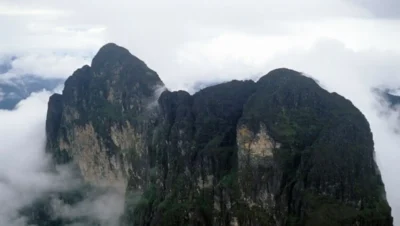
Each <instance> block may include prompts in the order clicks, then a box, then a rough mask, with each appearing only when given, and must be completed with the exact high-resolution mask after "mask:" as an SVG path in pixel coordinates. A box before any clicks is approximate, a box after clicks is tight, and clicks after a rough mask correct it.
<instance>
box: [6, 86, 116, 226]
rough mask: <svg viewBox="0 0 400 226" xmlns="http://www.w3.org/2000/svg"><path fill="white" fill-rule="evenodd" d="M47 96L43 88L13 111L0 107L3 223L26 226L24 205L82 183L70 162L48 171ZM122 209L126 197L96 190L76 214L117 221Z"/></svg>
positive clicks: (80, 205) (77, 208) (64, 206)
mask: <svg viewBox="0 0 400 226" xmlns="http://www.w3.org/2000/svg"><path fill="white" fill-rule="evenodd" d="M49 96H50V93H49V92H44V91H43V92H39V93H33V94H32V95H31V96H30V97H29V98H27V99H25V100H23V101H21V102H20V103H19V104H18V105H17V107H16V108H15V109H14V110H12V111H7V110H0V124H1V127H0V134H1V136H0V143H1V148H0V202H1V203H2V205H1V206H0V225H9V226H24V225H26V222H25V220H24V218H21V217H20V216H19V215H18V210H20V209H21V208H22V207H25V206H27V205H29V204H31V203H32V202H33V201H35V200H36V199H37V198H40V197H42V196H43V195H46V194H48V192H61V191H69V190H71V189H74V188H76V187H77V186H79V185H80V184H79V183H80V182H79V180H78V179H77V178H75V177H74V176H73V175H72V171H71V169H70V168H69V166H60V167H58V170H57V171H56V172H53V171H51V172H50V171H49V163H50V162H49V161H50V159H49V156H47V155H46V154H45V152H44V145H45V129H44V128H45V127H44V125H45V119H46V111H47V102H48V98H49ZM110 200H113V202H111V201H110ZM111 203H112V209H109V207H111V206H110V205H111ZM68 207H69V206H68V205H64V204H63V205H62V206H61V208H68ZM89 207H91V208H89ZM55 210H56V211H57V210H58V209H55ZM78 210H79V213H78V212H76V211H78ZM122 210H123V195H122V194H119V193H116V192H112V191H110V192H105V193H101V194H100V195H98V194H92V195H91V196H90V197H88V198H87V199H85V200H83V201H81V202H79V203H77V204H76V206H74V211H75V212H74V213H75V214H76V216H78V215H79V216H82V217H91V218H92V219H97V220H100V221H101V222H102V223H103V224H102V225H116V222H117V221H118V217H119V216H120V214H121V213H122ZM56 213H58V214H61V215H62V214H63V212H56ZM62 216H67V215H62ZM105 217H106V218H107V220H105V219H104V218H105Z"/></svg>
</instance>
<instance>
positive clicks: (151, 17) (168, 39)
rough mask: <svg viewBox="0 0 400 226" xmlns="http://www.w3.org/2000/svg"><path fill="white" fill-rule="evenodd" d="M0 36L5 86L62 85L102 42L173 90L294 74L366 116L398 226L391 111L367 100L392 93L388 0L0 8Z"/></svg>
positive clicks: (392, 10)
mask: <svg viewBox="0 0 400 226" xmlns="http://www.w3.org/2000/svg"><path fill="white" fill-rule="evenodd" d="M0 29H1V33H0V34H1V35H0V61H1V60H2V59H3V60H4V59H7V58H9V57H10V56H17V57H18V58H17V60H15V61H13V63H12V64H13V65H12V66H13V69H12V70H11V71H9V72H8V73H7V75H0V76H5V77H13V76H18V75H21V74H24V73H33V74H37V75H40V76H43V77H46V78H50V77H56V78H66V77H67V76H69V75H71V74H72V72H73V71H74V70H75V69H77V68H78V67H81V66H82V65H84V64H89V63H90V60H91V58H92V57H93V55H94V54H95V53H96V51H97V50H98V48H100V47H101V46H102V45H103V44H105V43H107V42H115V43H117V44H119V45H121V46H124V47H126V48H127V49H129V50H130V51H131V53H132V54H134V55H136V56H137V57H139V58H140V59H142V60H143V61H145V62H146V63H147V65H148V66H149V67H150V68H152V69H153V70H155V71H157V72H158V74H159V75H160V77H161V79H162V80H163V81H164V83H165V84H166V86H167V87H168V88H169V89H173V90H177V89H186V90H189V91H190V90H191V89H192V87H193V85H194V84H197V83H199V82H203V83H210V82H215V81H225V80H231V79H246V78H257V77H259V76H261V75H263V74H266V73H267V72H268V71H270V70H272V69H274V68H277V67H290V68H292V69H295V70H299V71H301V72H304V73H306V74H308V75H310V76H312V77H314V78H316V79H317V80H319V81H320V83H321V85H322V86H323V87H324V88H326V89H328V90H329V91H336V92H338V93H339V94H341V95H344V96H345V97H346V98H348V99H350V100H351V101H352V102H353V103H354V104H355V105H356V106H357V107H358V108H359V109H360V110H361V111H362V112H363V113H364V114H365V115H366V117H367V119H368V120H369V122H370V124H371V128H372V131H373V133H374V141H375V148H376V156H377V162H378V164H379V167H380V169H381V171H382V174H383V175H382V176H383V179H384V182H385V184H386V191H387V197H388V199H389V203H390V205H391V206H392V208H393V216H394V217H395V222H396V225H400V192H398V191H399V190H400V189H399V188H400V180H399V179H398V175H397V172H400V164H398V162H400V148H399V147H400V137H399V135H396V134H394V133H393V131H394V130H395V129H398V127H400V122H399V120H398V112H393V111H390V110H388V109H387V108H386V107H385V106H382V105H379V104H378V102H377V101H376V99H375V97H374V96H373V95H372V94H371V92H370V89H371V88H374V87H377V86H384V87H390V88H399V87H400V44H399V40H400V1H398V0H379V1H377V0H323V1H322V0H299V1H293V0H279V1H278V0H246V1H245V0H218V1H206V0H192V1H187V0H170V1H164V0H146V1H139V0H135V1H132V0H113V1H110V0H96V1H94V0H92V1H82V0H68V1H54V0H1V1H0ZM0 63H1V62H0ZM41 106H45V104H44V105H41ZM21 109H24V108H21ZM382 112H386V114H385V115H386V116H385V117H383V116H382V114H379V113H382ZM19 115H21V114H19ZM22 115H23V114H22ZM0 116H1V115H0ZM42 117H45V115H43V116H42ZM1 120H3V119H2V118H1V117H0V122H1ZM0 136H1V134H0Z"/></svg>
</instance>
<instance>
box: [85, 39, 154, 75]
mask: <svg viewBox="0 0 400 226" xmlns="http://www.w3.org/2000/svg"><path fill="white" fill-rule="evenodd" d="M111 65H114V66H115V65H120V66H124V65H143V66H146V64H145V63H144V62H143V61H142V60H140V59H139V58H137V57H136V56H134V55H132V54H131V53H130V52H129V50H127V49H125V48H124V47H121V46H118V45H117V44H115V43H107V44H105V45H104V46H103V47H101V48H100V49H99V51H98V52H97V54H96V55H95V56H94V58H93V60H92V68H93V69H94V70H96V69H99V70H101V69H103V68H105V67H107V66H111Z"/></svg>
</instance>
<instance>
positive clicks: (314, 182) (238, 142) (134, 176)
mask: <svg viewBox="0 0 400 226" xmlns="http://www.w3.org/2000/svg"><path fill="white" fill-rule="evenodd" d="M159 86H162V82H161V80H160V79H159V78H158V75H157V74H156V73H155V72H153V71H152V70H150V69H148V68H147V66H146V65H145V64H144V63H143V62H142V61H140V60H139V59H137V58H136V57H134V56H132V55H131V54H130V53H129V52H128V51H127V50H126V49H123V48H121V47H118V46H116V45H115V44H107V45H106V46H104V47H103V48H102V49H100V51H99V53H98V54H97V55H96V57H95V58H94V59H93V62H92V66H91V67H89V66H85V67H83V68H81V69H79V70H77V71H76V72H75V73H74V74H73V75H72V76H71V77H70V78H69V79H68V80H67V81H66V84H65V89H64V91H63V94H62V95H57V94H56V95H54V96H52V97H51V98H50V101H49V110H48V116H47V124H46V131H47V139H48V140H47V150H48V151H49V152H51V153H53V156H54V159H55V161H56V162H57V163H65V162H70V161H72V162H74V163H75V164H76V165H77V166H78V169H79V170H80V172H81V174H82V176H83V178H84V179H85V180H86V181H88V182H91V183H92V184H94V185H105V186H119V187H121V188H122V187H123V188H125V187H126V211H125V214H124V216H123V220H124V224H125V225H251V226H253V225H254V226H256V225H392V218H391V215H390V211H391V210H390V207H389V206H388V204H387V202H386V200H385V191H384V186H383V184H382V181H381V178H380V175H379V171H378V169H377V166H376V164H375V162H374V157H373V155H374V150H373V141H372V134H371V131H370V128H369V125H368V122H367V121H366V119H365V117H364V116H363V115H362V114H361V112H359V111H358V110H357V109H356V108H355V107H354V106H353V105H352V104H351V103H350V102H349V101H348V100H346V99H344V98H343V97H341V96H339V95H337V94H335V93H328V92H327V91H325V90H323V89H322V88H320V87H319V86H318V85H317V84H316V83H315V82H314V81H313V80H312V79H310V78H307V77H305V76H303V75H301V74H300V73H298V72H296V71H292V70H289V69H277V70H274V71H271V72H270V73H269V74H267V75H265V76H264V77H262V78H261V79H260V80H259V81H258V82H257V83H255V82H253V81H232V82H227V83H223V84H219V85H215V86H211V87H208V88H205V89H203V90H201V91H199V92H197V93H195V94H194V95H190V94H189V93H187V92H184V91H177V92H170V91H164V92H163V93H162V94H161V95H160V97H159V98H158V101H157V97H158V95H155V90H156V89H157V88H158V87H159ZM156 101H157V102H156Z"/></svg>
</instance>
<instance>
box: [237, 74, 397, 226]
mask: <svg viewBox="0 0 400 226" xmlns="http://www.w3.org/2000/svg"><path fill="white" fill-rule="evenodd" d="M257 86H258V87H257V90H256V92H255V93H254V95H253V96H252V97H251V98H250V99H249V100H248V102H247V103H246V105H245V107H244V113H243V116H242V118H241V119H240V121H239V123H238V127H239V128H240V129H239V131H238V141H241V140H245V141H248V143H251V144H252V145H254V146H257V145H258V144H259V143H260V141H259V140H260V138H258V139H257V137H256V139H254V138H253V140H252V136H250V137H246V134H247V133H245V135H243V133H242V132H241V131H243V130H245V129H247V130H248V131H256V132H254V133H253V134H257V135H256V136H259V137H260V136H261V137H263V136H264V137H265V139H264V140H265V141H267V142H266V144H264V145H263V146H264V150H265V153H267V154H265V153H263V154H262V155H260V152H257V151H255V152H254V151H253V152H252V149H251V148H250V149H249V148H247V147H243V145H240V142H238V144H239V145H238V146H239V150H238V155H239V175H240V176H239V181H240V188H241V192H242V194H243V195H244V197H245V200H248V202H249V203H252V204H253V205H254V206H258V207H260V208H262V209H271V208H272V209H275V210H276V209H278V210H279V211H278V212H272V213H273V214H272V217H273V218H274V219H275V220H276V222H277V224H279V225H287V224H289V225H304V224H305V225H327V223H326V222H329V224H330V225H351V224H355V225H390V224H391V218H390V208H389V207H388V206H387V203H386V201H385V200H384V199H383V198H382V197H384V194H385V192H384V187H383V183H382V181H381V177H380V174H379V171H378V169H377V166H376V164H375V162H374V158H373V156H374V150H373V141H372V134H371V132H370V128H369V125H368V123H367V121H366V119H365V117H364V116H363V115H362V114H361V112H359V111H358V110H357V109H356V108H355V107H354V106H353V105H352V104H351V102H350V101H348V100H346V99H344V98H343V97H341V96H339V95H337V94H335V93H333V94H331V93H328V92H327V91H325V90H323V89H322V88H320V87H319V86H318V85H317V84H316V83H315V82H314V81H313V80H312V79H310V78H306V77H304V76H301V75H300V74H299V73H298V72H296V71H292V70H288V69H280V70H274V71H272V72H270V73H269V74H267V75H266V76H264V77H263V78H261V79H260V80H259V81H258V83H257ZM266 134H267V136H266ZM253 137H254V135H253ZM242 143H246V142H243V141H242ZM271 147H272V148H271ZM253 149H256V148H253ZM271 149H272V151H268V150H271ZM256 150H257V149H256ZM378 207H379V208H378ZM269 212H271V211H269ZM333 213H334V214H337V215H335V216H333V215H334V214H333Z"/></svg>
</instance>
